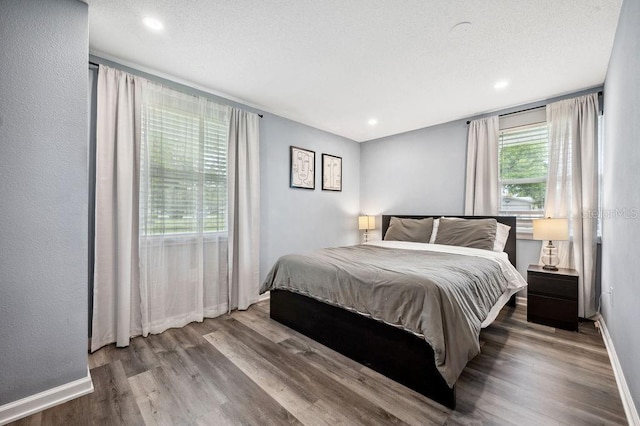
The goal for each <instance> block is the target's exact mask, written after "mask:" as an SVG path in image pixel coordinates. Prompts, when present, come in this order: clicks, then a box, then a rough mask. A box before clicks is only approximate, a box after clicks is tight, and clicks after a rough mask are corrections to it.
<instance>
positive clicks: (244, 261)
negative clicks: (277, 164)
mask: <svg viewBox="0 0 640 426" xmlns="http://www.w3.org/2000/svg"><path fill="white" fill-rule="evenodd" d="M259 140H260V138H259V117H258V115H256V114H253V113H248V112H245V111H242V110H239V109H237V108H234V109H233V110H232V112H231V114H230V118H229V229H230V233H229V309H233V308H238V309H247V308H248V307H249V306H250V305H251V304H252V303H255V302H256V301H257V300H258V290H259V284H260V282H259V281H260V252H259V248H260V243H259V241H260V228H259V218H260V173H259V164H260V151H259Z"/></svg>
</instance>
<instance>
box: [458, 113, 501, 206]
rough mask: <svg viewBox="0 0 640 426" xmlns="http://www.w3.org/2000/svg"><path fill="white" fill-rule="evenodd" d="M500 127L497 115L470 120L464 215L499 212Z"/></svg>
mask: <svg viewBox="0 0 640 426" xmlns="http://www.w3.org/2000/svg"><path fill="white" fill-rule="evenodd" d="M499 129H500V123H499V117H498V116H497V115H496V116H493V117H488V118H483V119H480V120H473V121H472V122H471V123H469V136H468V141H467V181H466V190H465V203H464V210H465V214H466V215H490V216H495V215H497V214H498V209H499V208H500V186H499V181H498V139H499Z"/></svg>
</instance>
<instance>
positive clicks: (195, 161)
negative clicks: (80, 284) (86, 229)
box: [91, 65, 260, 351]
mask: <svg viewBox="0 0 640 426" xmlns="http://www.w3.org/2000/svg"><path fill="white" fill-rule="evenodd" d="M97 105H98V108H97V118H96V122H97V123H96V124H97V153H96V170H97V171H96V175H97V178H96V204H95V209H96V225H95V228H96V238H95V246H96V253H95V271H94V303H93V326H92V327H93V335H92V343H91V350H92V351H95V350H97V349H98V348H100V347H101V346H104V345H106V344H109V343H113V342H115V343H116V345H117V346H127V345H128V344H129V339H130V338H131V337H133V336H136V335H140V334H142V335H144V336H146V335H148V334H149V333H161V332H162V331H164V330H166V329H168V328H171V327H182V326H184V325H186V324H188V323H189V322H192V321H202V319H203V318H205V317H215V316H218V315H221V314H223V313H225V312H227V311H229V310H231V309H235V308H239V309H246V308H248V307H249V306H250V305H251V304H252V303H254V302H255V301H257V299H258V285H259V272H258V271H259V269H258V267H259V252H258V247H259V215H260V210H259V120H258V116H257V114H253V113H248V112H245V111H242V110H239V109H236V108H231V107H229V106H225V105H220V104H217V103H215V102H212V101H210V100H208V99H206V98H202V97H197V96H191V95H187V94H183V93H181V92H178V91H175V90H172V89H169V88H167V87H164V86H162V85H159V84H156V83H153V82H150V81H148V80H145V79H143V78H140V77H136V76H133V75H130V74H127V73H125V72H122V71H119V70H115V69H112V68H109V67H106V66H102V65H101V66H100V68H99V72H98V91H97Z"/></svg>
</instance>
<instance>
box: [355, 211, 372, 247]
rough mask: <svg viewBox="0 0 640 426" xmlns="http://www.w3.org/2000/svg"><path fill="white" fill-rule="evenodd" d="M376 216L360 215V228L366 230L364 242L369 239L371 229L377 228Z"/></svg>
mask: <svg viewBox="0 0 640 426" xmlns="http://www.w3.org/2000/svg"><path fill="white" fill-rule="evenodd" d="M375 227H376V217H375V216H358V229H359V230H361V231H362V230H364V242H365V243H366V242H367V241H369V230H371V229H375Z"/></svg>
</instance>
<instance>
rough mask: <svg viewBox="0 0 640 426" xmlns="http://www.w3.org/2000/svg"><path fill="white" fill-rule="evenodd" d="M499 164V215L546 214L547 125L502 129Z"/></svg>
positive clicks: (526, 215)
mask: <svg viewBox="0 0 640 426" xmlns="http://www.w3.org/2000/svg"><path fill="white" fill-rule="evenodd" d="M499 164H500V166H499V167H500V189H501V199H500V214H508V215H516V216H518V218H519V219H525V220H526V219H533V218H536V217H543V216H544V202H545V193H546V182H547V171H548V166H549V135H548V128H547V124H546V123H536V124H532V125H528V126H520V127H515V128H510V129H505V130H501V131H500V137H499ZM524 224H525V222H523V225H524ZM519 225H520V224H519ZM519 227H520V226H519ZM521 230H524V229H521Z"/></svg>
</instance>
